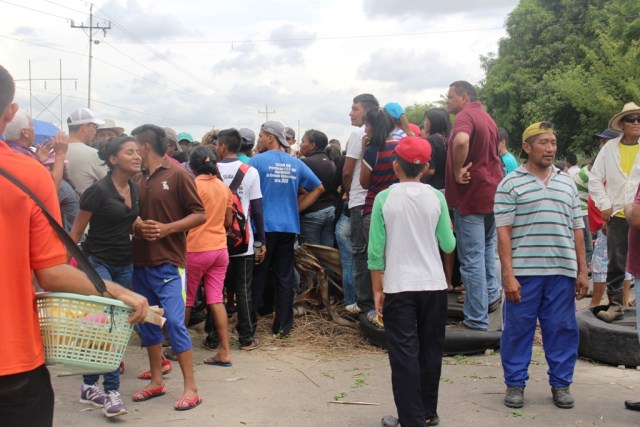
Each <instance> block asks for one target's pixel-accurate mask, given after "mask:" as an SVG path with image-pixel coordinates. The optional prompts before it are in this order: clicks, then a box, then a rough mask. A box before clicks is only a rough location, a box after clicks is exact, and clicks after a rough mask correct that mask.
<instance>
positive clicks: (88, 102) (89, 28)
mask: <svg viewBox="0 0 640 427" xmlns="http://www.w3.org/2000/svg"><path fill="white" fill-rule="evenodd" d="M71 28H82V29H83V30H89V90H88V93H87V107H88V108H91V67H92V62H93V43H94V42H93V30H102V31H103V33H104V35H105V37H106V35H107V30H110V29H111V21H109V24H108V25H107V26H104V25H100V24H99V23H97V24H95V25H93V3H91V6H90V7H89V26H88V27H87V26H86V25H84V24H80V25H76V24H74V22H73V20H72V21H71ZM95 43H96V44H98V43H100V42H99V41H98V40H96V42H95Z"/></svg>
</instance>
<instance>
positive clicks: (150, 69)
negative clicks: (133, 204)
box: [104, 42, 253, 112]
mask: <svg viewBox="0 0 640 427" xmlns="http://www.w3.org/2000/svg"><path fill="white" fill-rule="evenodd" d="M104 44H105V45H107V46H109V47H110V48H111V49H113V50H115V51H116V52H118V53H119V54H120V55H122V56H124V57H125V58H127V59H129V60H130V61H131V62H133V63H135V64H138V65H139V66H141V67H143V68H144V69H146V70H147V71H149V72H151V73H154V74H158V71H157V70H154V69H152V68H150V67H148V66H146V65H144V64H142V63H140V62H139V61H137V60H136V59H135V58H133V57H131V56H129V55H127V54H126V53H125V52H123V51H121V50H120V49H118V48H116V47H115V46H113V45H112V44H111V43H107V42H104ZM161 76H162V75H161ZM162 77H163V79H164V80H166V81H167V82H168V83H171V84H173V85H175V86H177V87H178V88H180V89H182V90H183V91H184V92H186V93H189V94H191V95H192V96H195V97H197V98H200V99H202V100H203V101H207V102H210V103H214V104H217V105H219V106H220V107H225V105H224V104H222V103H220V102H218V101H216V100H215V99H213V98H209V97H206V96H204V95H201V94H199V93H197V92H195V91H193V90H192V89H189V88H188V87H186V86H182V85H180V84H179V83H176V82H175V81H173V80H170V79H169V78H167V77H165V76H162ZM172 90H174V91H176V92H178V90H176V89H172ZM179 93H183V92H179ZM238 108H242V109H244V110H245V111H247V112H249V111H251V112H253V109H251V110H249V109H248V108H247V107H243V106H241V107H238Z"/></svg>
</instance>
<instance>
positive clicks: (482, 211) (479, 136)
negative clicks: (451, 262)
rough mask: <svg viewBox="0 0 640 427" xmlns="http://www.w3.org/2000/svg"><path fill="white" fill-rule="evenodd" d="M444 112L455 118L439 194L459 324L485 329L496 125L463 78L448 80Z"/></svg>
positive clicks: (491, 283) (492, 300)
mask: <svg viewBox="0 0 640 427" xmlns="http://www.w3.org/2000/svg"><path fill="white" fill-rule="evenodd" d="M447 111H449V113H451V114H454V115H455V116H456V120H455V124H454V125H453V129H452V130H451V135H450V136H449V141H448V147H447V164H446V176H445V195H446V198H447V203H448V204H449V206H450V207H452V208H453V209H454V219H453V223H454V230H455V233H456V239H457V241H458V258H459V259H460V274H461V275H462V281H463V283H464V286H465V290H466V295H465V300H464V321H463V325H464V326H465V327H467V328H469V329H476V330H481V331H486V330H487V329H488V327H489V310H490V309H492V310H495V309H496V308H497V306H498V303H499V302H500V300H501V296H500V286H499V285H498V279H497V277H496V260H495V254H496V225H495V220H494V217H493V197H494V195H495V192H496V188H497V187H498V183H499V182H500V180H501V179H502V176H503V173H502V166H501V162H500V157H499V155H498V140H499V137H498V128H497V126H496V124H495V122H494V121H493V119H492V118H491V116H490V115H489V114H487V112H486V111H484V109H483V108H482V105H481V104H480V102H478V95H477V92H476V89H475V88H474V87H473V86H472V85H471V84H470V83H468V82H465V81H456V82H453V83H451V85H450V87H449V92H448V94H447Z"/></svg>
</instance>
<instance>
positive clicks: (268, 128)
mask: <svg viewBox="0 0 640 427" xmlns="http://www.w3.org/2000/svg"><path fill="white" fill-rule="evenodd" d="M260 130H261V131H263V132H266V133H270V134H271V135H273V136H275V137H276V138H278V142H280V145H282V146H283V147H284V148H289V143H288V142H287V138H285V136H284V126H283V125H282V123H280V122H274V121H269V122H265V123H264V124H263V125H262V126H260Z"/></svg>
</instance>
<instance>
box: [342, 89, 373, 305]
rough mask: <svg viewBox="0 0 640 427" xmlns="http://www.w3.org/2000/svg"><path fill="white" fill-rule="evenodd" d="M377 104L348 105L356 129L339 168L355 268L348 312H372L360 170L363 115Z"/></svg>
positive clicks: (365, 99)
mask: <svg viewBox="0 0 640 427" xmlns="http://www.w3.org/2000/svg"><path fill="white" fill-rule="evenodd" d="M379 107H380V104H379V103H378V100H377V99H376V97H375V96H373V95H370V94H368V93H363V94H360V95H358V96H356V97H355V98H353V104H352V105H351V112H350V113H349V117H350V118H351V125H352V126H357V127H358V129H356V130H355V131H353V132H352V133H351V135H350V136H349V139H348V140H347V149H346V150H347V157H346V159H345V161H344V168H343V169H342V182H343V185H344V187H345V192H346V194H347V196H348V198H349V205H348V206H349V215H350V220H351V246H352V250H353V263H354V264H353V265H354V269H355V277H354V283H355V291H356V303H355V304H350V305H348V306H346V307H345V308H346V309H347V311H349V312H351V313H359V312H360V311H364V312H365V313H366V312H368V311H369V310H372V309H373V308H374V307H373V291H372V289H371V276H370V275H369V268H368V267H367V236H365V234H364V227H363V226H362V207H363V206H364V199H365V197H366V196H367V190H365V189H363V188H362V185H360V167H361V163H362V162H361V159H362V137H363V136H364V115H365V114H366V113H367V111H369V110H370V109H371V108H379Z"/></svg>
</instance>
